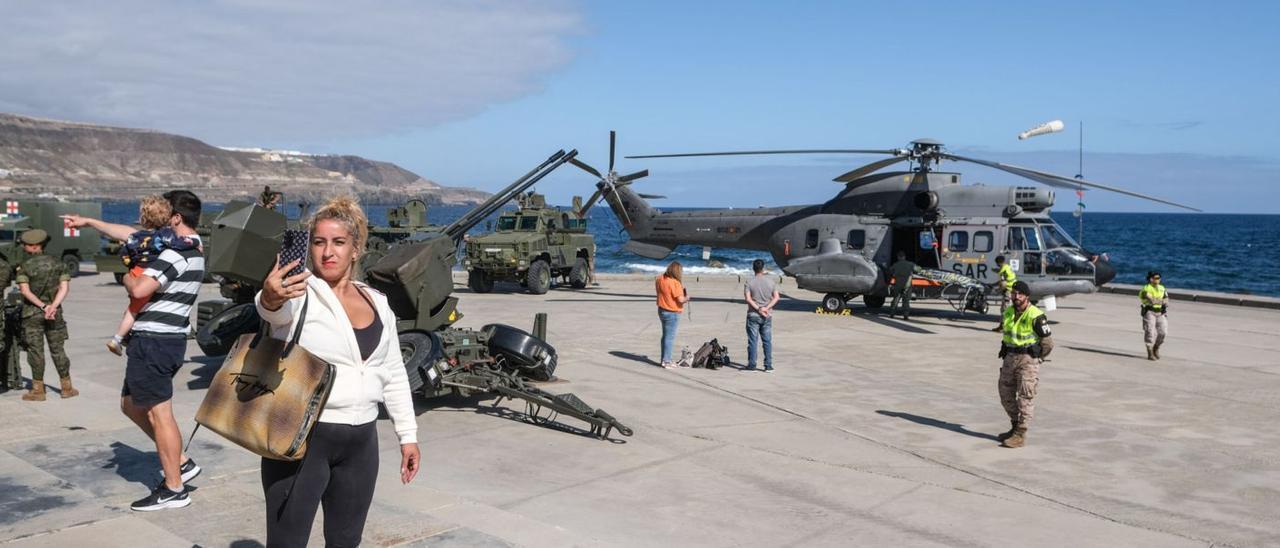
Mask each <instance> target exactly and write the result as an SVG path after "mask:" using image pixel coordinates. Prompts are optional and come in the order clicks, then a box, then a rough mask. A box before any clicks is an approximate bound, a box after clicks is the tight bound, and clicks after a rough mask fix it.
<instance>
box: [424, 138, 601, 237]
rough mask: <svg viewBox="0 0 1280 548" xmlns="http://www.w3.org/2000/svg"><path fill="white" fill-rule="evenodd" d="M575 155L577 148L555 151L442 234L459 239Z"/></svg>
mask: <svg viewBox="0 0 1280 548" xmlns="http://www.w3.org/2000/svg"><path fill="white" fill-rule="evenodd" d="M577 155H578V151H577V150H571V151H569V152H567V153H566V152H565V151H564V150H563V149H562V150H560V151H557V152H556V153H555V154H552V155H551V157H549V158H547V160H546V161H544V162H542V164H540V165H539V166H538V167H536V168H534V169H533V170H531V171H529V172H528V173H526V174H524V176H522V177H520V178H519V179H516V181H515V182H513V183H511V184H510V185H507V186H506V188H503V189H502V190H500V191H498V193H497V194H494V195H493V196H490V197H489V199H488V200H485V201H484V203H482V204H480V205H479V206H477V207H475V208H473V209H472V210H471V211H469V212H467V214H466V215H463V216H462V218H461V219H458V220H457V221H454V222H453V223H452V224H450V225H449V226H448V227H446V228H445V229H444V234H445V235H447V236H449V237H450V238H451V239H453V240H454V241H457V240H459V239H460V238H462V235H463V234H466V232H467V231H468V230H471V228H472V227H474V226H476V225H477V224H479V223H480V221H483V220H484V218H485V217H488V216H489V215H491V214H493V212H494V211H497V210H498V208H500V207H502V206H503V204H506V203H507V202H509V201H511V199H512V198H514V197H515V196H516V195H517V194H520V193H521V192H524V191H525V190H526V189H528V188H529V187H531V186H533V185H534V183H537V182H538V181H540V180H542V178H543V177H546V176H547V175H549V174H550V173H551V172H552V171H555V170H556V168H558V167H560V166H561V165H563V164H564V163H565V162H568V161H569V160H571V159H573V157H574V156H577Z"/></svg>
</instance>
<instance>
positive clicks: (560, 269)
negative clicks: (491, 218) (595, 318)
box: [463, 193, 596, 295]
mask: <svg viewBox="0 0 1280 548" xmlns="http://www.w3.org/2000/svg"><path fill="white" fill-rule="evenodd" d="M574 202H575V203H580V202H581V199H578V198H575V200H574ZM519 204H520V209H518V210H516V211H514V212H508V213H503V214H502V215H501V216H500V217H498V224H497V227H496V230H495V231H494V232H493V233H491V234H486V235H484V236H480V237H478V238H472V239H470V240H468V241H467V246H466V258H465V259H464V260H463V265H464V266H465V267H466V268H467V272H468V275H467V286H468V287H470V288H471V290H472V291H475V292H477V293H488V292H489V291H492V290H493V284H494V282H516V283H519V284H521V285H523V286H524V287H525V288H527V289H528V290H529V292H530V293H533V294H535V295H541V294H543V293H546V292H547V290H548V289H551V282H552V281H553V280H554V279H556V278H561V279H563V280H564V281H565V282H567V283H568V285H570V286H572V287H574V288H578V289H581V288H583V287H586V286H587V283H588V281H589V280H590V278H591V268H592V266H591V265H592V261H594V260H595V255H596V242H595V238H594V237H593V236H592V235H590V234H587V220H586V219H585V218H582V216H581V215H580V211H578V210H577V209H574V210H573V211H561V210H560V209H559V208H555V207H548V206H547V203H546V199H545V198H544V197H543V196H542V195H541V194H535V193H529V194H525V195H521V196H520V198H519Z"/></svg>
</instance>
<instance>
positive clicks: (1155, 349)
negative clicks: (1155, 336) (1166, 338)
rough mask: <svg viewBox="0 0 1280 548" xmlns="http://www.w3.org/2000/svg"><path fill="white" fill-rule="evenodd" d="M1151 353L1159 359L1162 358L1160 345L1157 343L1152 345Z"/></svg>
mask: <svg viewBox="0 0 1280 548" xmlns="http://www.w3.org/2000/svg"><path fill="white" fill-rule="evenodd" d="M1151 355H1152V356H1155V358H1156V359H1157V360H1158V359H1160V345H1158V344H1157V345H1154V346H1152V347H1151Z"/></svg>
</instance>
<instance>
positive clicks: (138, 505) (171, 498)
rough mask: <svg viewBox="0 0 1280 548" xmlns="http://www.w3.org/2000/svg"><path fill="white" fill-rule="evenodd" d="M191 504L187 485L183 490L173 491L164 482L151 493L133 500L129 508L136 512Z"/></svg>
mask: <svg viewBox="0 0 1280 548" xmlns="http://www.w3.org/2000/svg"><path fill="white" fill-rule="evenodd" d="M190 504H191V496H190V495H188V494H187V489H186V487H183V489H182V491H181V492H173V491H170V490H169V488H168V487H165V486H164V484H163V483H162V484H160V485H159V486H157V487H156V489H155V490H154V491H152V492H151V494H150V495H147V496H146V497H144V498H141V499H138V500H135V501H133V504H131V505H129V508H131V509H133V510H134V511H135V512H154V511H156V510H164V509H165V508H182V507H184V506H188V505H190Z"/></svg>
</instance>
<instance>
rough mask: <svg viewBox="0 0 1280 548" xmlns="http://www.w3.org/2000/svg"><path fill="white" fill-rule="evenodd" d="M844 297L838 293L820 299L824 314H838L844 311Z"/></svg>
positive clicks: (828, 294)
mask: <svg viewBox="0 0 1280 548" xmlns="http://www.w3.org/2000/svg"><path fill="white" fill-rule="evenodd" d="M844 305H845V301H844V295H841V294H839V293H827V294H826V295H824V296H823V297H822V310H824V311H826V312H832V313H836V312H840V311H841V310H844Z"/></svg>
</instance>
